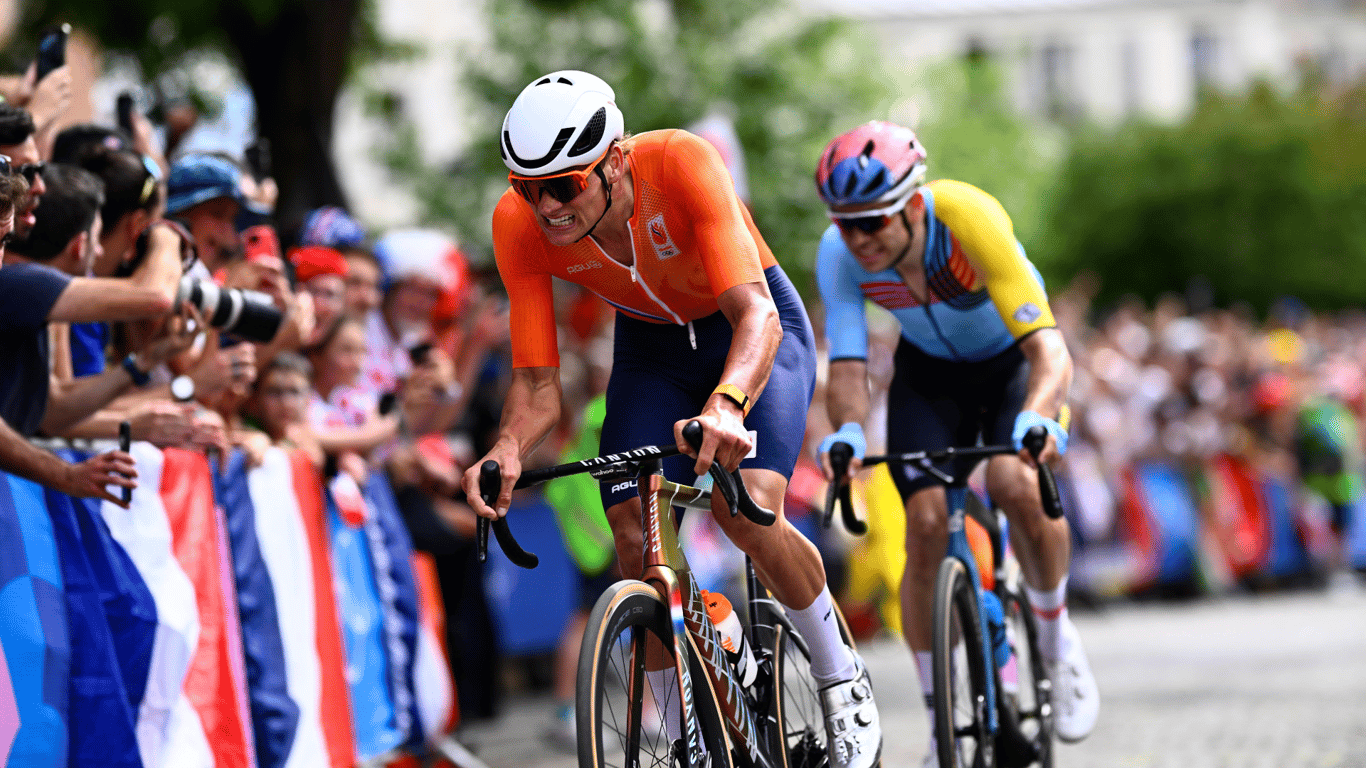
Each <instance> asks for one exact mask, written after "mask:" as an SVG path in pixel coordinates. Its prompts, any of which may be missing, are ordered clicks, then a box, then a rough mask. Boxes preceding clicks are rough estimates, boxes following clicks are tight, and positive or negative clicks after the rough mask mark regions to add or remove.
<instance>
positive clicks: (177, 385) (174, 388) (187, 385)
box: [171, 373, 194, 403]
mask: <svg viewBox="0 0 1366 768" xmlns="http://www.w3.org/2000/svg"><path fill="white" fill-rule="evenodd" d="M171 397H173V398H175V400H176V402H178V403H188V402H190V401H191V400H193V399H194V379H192V378H190V377H189V376H186V375H185V374H183V373H182V374H181V375H179V376H177V377H175V378H174V379H171Z"/></svg>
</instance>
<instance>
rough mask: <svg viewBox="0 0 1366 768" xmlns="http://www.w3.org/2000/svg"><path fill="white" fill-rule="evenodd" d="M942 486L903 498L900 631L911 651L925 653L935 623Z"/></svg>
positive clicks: (944, 507)
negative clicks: (904, 556) (903, 537)
mask: <svg viewBox="0 0 1366 768" xmlns="http://www.w3.org/2000/svg"><path fill="white" fill-rule="evenodd" d="M948 505H949V502H948V497H947V496H946V495H945V493H944V488H943V487H942V486H939V485H932V486H930V487H928V488H922V489H920V490H918V491H916V492H915V493H913V494H911V497H910V498H909V499H907V500H906V570H905V571H904V572H903V573H902V575H901V634H902V635H903V636H904V637H905V638H906V644H907V645H909V646H910V647H911V650H913V651H921V652H926V653H928V652H929V650H930V645H931V642H932V641H931V634H932V624H933V622H934V580H935V577H936V576H937V575H938V573H939V563H940V561H942V560H943V559H944V551H945V550H946V549H947V548H948V545H949V523H948V515H949V512H948V509H949V506H948Z"/></svg>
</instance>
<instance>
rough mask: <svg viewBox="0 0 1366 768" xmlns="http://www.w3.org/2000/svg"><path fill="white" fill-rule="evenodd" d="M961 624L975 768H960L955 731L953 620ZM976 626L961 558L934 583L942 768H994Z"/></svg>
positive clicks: (948, 561) (945, 565)
mask: <svg viewBox="0 0 1366 768" xmlns="http://www.w3.org/2000/svg"><path fill="white" fill-rule="evenodd" d="M955 617H957V618H958V624H959V626H961V627H963V628H964V630H965V631H963V632H962V640H963V643H964V645H965V655H966V656H967V667H968V670H967V671H968V678H969V687H970V689H971V696H972V702H971V705H972V711H973V726H972V727H973V728H974V729H975V730H976V736H975V738H976V742H977V749H976V752H975V754H974V755H973V762H972V764H971V765H962V764H961V763H960V761H959V755H958V739H957V733H956V731H957V728H956V726H955V725H954V718H953V713H954V711H955V709H954V695H955V692H956V688H955V687H954V685H953V673H954V664H953V659H952V653H953V646H954V640H955V636H954V618H955ZM980 626H981V625H980V624H979V623H978V610H977V595H976V594H975V593H974V591H973V588H972V581H971V579H969V577H968V572H967V568H966V567H965V566H964V565H963V563H962V561H960V560H958V559H957V558H952V557H950V558H945V559H944V561H943V562H942V563H940V565H939V573H938V575H937V577H936V578H935V582H934V626H933V644H932V648H931V658H932V667H933V670H934V729H935V744H936V747H937V749H938V752H939V765H940V766H941V768H993V766H994V762H995V761H994V760H993V757H992V756H993V752H994V744H993V743H992V738H991V736H990V734H988V733H987V724H986V714H985V707H986V706H987V702H986V676H987V669H986V661H985V658H984V657H983V655H982V634H981V631H980V629H979V628H980ZM969 629H970V631H967V630H969Z"/></svg>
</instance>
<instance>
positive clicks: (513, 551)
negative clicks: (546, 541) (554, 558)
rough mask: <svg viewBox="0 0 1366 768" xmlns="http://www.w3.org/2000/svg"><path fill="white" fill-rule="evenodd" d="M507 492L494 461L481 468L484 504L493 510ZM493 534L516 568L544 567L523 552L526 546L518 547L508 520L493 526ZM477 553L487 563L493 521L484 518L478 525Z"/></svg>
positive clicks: (476, 527)
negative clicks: (490, 524) (490, 523)
mask: <svg viewBox="0 0 1366 768" xmlns="http://www.w3.org/2000/svg"><path fill="white" fill-rule="evenodd" d="M502 489H503V474H502V468H501V467H499V466H498V462H496V461H493V460H492V459H490V460H488V461H486V462H484V463H483V464H482V465H480V467H479V496H480V497H481V498H483V500H484V503H485V504H487V505H488V506H490V507H492V506H493V505H494V504H495V503H496V502H497V501H498V494H499V492H500V491H501V490H502ZM493 533H494V535H495V536H496V537H497V538H498V546H500V547H502V548H503V554H505V555H507V559H508V560H510V561H511V562H512V564H513V565H518V566H521V567H522V568H527V569H531V568H535V567H536V566H537V565H539V564H540V562H541V559H540V558H539V557H537V556H535V555H533V554H532V553H530V552H528V551H526V550H525V549H522V545H521V544H518V543H517V539H516V537H514V536H513V535H512V529H511V528H509V527H508V521H507V518H506V517H500V518H498V519H497V520H495V521H494V522H493ZM474 535H475V552H476V554H477V555H478V557H479V562H481V563H482V562H485V561H487V560H488V556H489V519H488V518H487V517H484V516H483V515H480V516H479V519H478V520H477V521H476V522H475V530H474Z"/></svg>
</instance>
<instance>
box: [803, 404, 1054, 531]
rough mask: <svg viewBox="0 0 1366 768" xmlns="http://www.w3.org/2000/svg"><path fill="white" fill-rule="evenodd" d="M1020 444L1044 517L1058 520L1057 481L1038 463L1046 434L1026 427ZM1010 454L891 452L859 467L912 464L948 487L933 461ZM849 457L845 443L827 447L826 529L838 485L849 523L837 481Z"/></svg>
mask: <svg viewBox="0 0 1366 768" xmlns="http://www.w3.org/2000/svg"><path fill="white" fill-rule="evenodd" d="M1021 442H1023V443H1024V446H1025V449H1026V450H1028V451H1029V453H1030V455H1032V456H1033V457H1034V461H1035V463H1036V464H1037V465H1038V468H1039V496H1040V498H1041V499H1042V501H1043V511H1044V514H1046V515H1048V516H1049V517H1050V518H1052V519H1054V520H1056V519H1058V518H1060V517H1062V514H1063V510H1062V501H1061V498H1060V497H1059V495H1058V481H1057V478H1055V477H1054V476H1053V468H1052V467H1050V466H1048V465H1047V464H1045V463H1043V462H1041V461H1039V454H1041V453H1043V449H1044V446H1045V445H1047V444H1048V431H1047V430H1046V429H1044V428H1043V427H1042V426H1034V427H1030V429H1029V431H1028V432H1026V433H1025V436H1024V440H1022V441H1021ZM837 450H838V451H839V453H840V454H841V456H837V455H836V451H837ZM1011 453H1015V448H1014V446H1009V445H986V446H970V447H966V448H940V449H938V450H932V451H916V452H914V453H894V454H884V455H878V456H865V457H864V459H863V466H864V467H865V468H867V467H871V466H875V465H877V464H887V463H892V464H915V465H916V466H919V467H920V468H921V469H923V470H925V471H926V472H929V473H930V474H932V475H935V476H936V477H938V478H939V479H940V480H943V481H944V482H945V483H950V484H951V483H953V482H954V479H953V478H952V477H950V476H948V475H946V474H944V472H942V471H940V470H939V469H938V468H936V467H935V466H934V464H935V462H943V461H947V460H949V459H955V458H971V457H986V456H1000V455H1003V454H1011ZM852 454H853V449H852V448H850V447H849V446H848V445H847V444H845V443H835V444H834V445H832V446H830V468H831V469H832V470H833V474H834V477H835V482H834V483H831V486H830V490H829V492H828V493H827V494H826V500H825V525H826V527H829V525H830V518H831V516H832V515H833V514H834V504H835V494H836V486H837V485H838V486H839V499H840V501H841V506H842V507H843V508H844V510H845V511H844V521H845V525H846V526H849V520H850V519H851V518H852V517H853V511H852V510H853V505H851V504H849V502H848V501H847V499H848V495H849V484H848V483H842V482H840V481H841V480H842V479H843V477H844V475H845V474H846V473H847V471H848V467H849V456H851V455H852ZM837 461H842V462H843V463H842V464H836V462H837ZM859 522H860V524H862V521H859ZM863 529H864V530H867V525H866V524H863ZM849 530H851V531H854V532H855V533H862V532H863V531H858V530H855V529H854V527H853V526H849Z"/></svg>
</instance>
